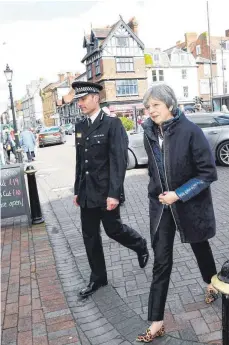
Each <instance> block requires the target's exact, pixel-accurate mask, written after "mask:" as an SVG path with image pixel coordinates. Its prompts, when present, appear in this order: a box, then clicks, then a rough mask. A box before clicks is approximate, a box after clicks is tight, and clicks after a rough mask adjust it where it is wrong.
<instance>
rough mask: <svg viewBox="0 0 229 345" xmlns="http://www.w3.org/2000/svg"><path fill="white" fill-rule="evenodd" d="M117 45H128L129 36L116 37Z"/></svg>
mask: <svg viewBox="0 0 229 345" xmlns="http://www.w3.org/2000/svg"><path fill="white" fill-rule="evenodd" d="M116 46H117V47H129V37H116Z"/></svg>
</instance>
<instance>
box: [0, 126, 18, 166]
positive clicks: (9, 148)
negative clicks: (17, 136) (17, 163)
mask: <svg viewBox="0 0 229 345" xmlns="http://www.w3.org/2000/svg"><path fill="white" fill-rule="evenodd" d="M3 148H4V150H5V151H6V154H7V164H10V153H11V152H12V153H13V154H14V156H15V159H16V143H15V141H14V139H13V137H12V135H11V133H10V130H9V128H8V127H7V126H6V127H4V130H3Z"/></svg>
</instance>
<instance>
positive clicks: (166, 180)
mask: <svg viewBox="0 0 229 345" xmlns="http://www.w3.org/2000/svg"><path fill="white" fill-rule="evenodd" d="M163 137H164V139H163V152H164V172H165V182H166V185H167V189H168V192H169V184H168V179H167V174H166V165H165V135H164V136H163ZM169 207H170V210H171V213H172V216H173V220H174V223H175V225H176V228H177V230H178V231H179V228H178V226H177V222H176V218H175V216H174V213H173V209H172V205H169Z"/></svg>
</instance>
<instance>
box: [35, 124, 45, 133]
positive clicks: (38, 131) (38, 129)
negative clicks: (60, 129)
mask: <svg viewBox="0 0 229 345" xmlns="http://www.w3.org/2000/svg"><path fill="white" fill-rule="evenodd" d="M44 128H45V127H44V126H43V125H38V126H37V127H36V128H35V131H36V133H40V131H41V130H42V129H44Z"/></svg>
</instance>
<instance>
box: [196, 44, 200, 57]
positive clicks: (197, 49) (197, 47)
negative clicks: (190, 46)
mask: <svg viewBox="0 0 229 345" xmlns="http://www.w3.org/2000/svg"><path fill="white" fill-rule="evenodd" d="M200 54H201V47H200V45H198V46H196V55H200Z"/></svg>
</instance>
